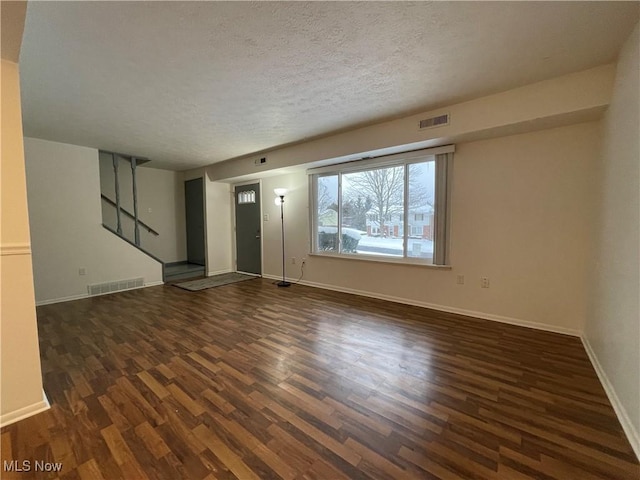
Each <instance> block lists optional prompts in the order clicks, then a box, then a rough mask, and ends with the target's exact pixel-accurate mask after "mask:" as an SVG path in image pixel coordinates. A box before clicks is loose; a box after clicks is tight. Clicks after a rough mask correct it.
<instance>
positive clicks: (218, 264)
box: [205, 178, 235, 276]
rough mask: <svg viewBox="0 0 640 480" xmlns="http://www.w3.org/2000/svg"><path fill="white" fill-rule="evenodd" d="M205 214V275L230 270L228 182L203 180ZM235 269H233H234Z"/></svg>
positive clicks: (229, 195) (230, 228) (230, 203)
mask: <svg viewBox="0 0 640 480" xmlns="http://www.w3.org/2000/svg"><path fill="white" fill-rule="evenodd" d="M205 196H206V202H207V204H206V211H207V212H213V213H212V214H211V215H207V222H206V223H207V275H209V276H210V275H216V274H219V273H226V272H230V271H232V253H231V252H232V251H233V249H232V246H231V239H232V233H233V232H232V227H231V226H232V225H233V221H232V218H231V207H232V199H233V197H232V194H231V186H230V185H229V184H228V183H221V182H212V181H210V180H209V179H208V178H207V180H206V181H205ZM234 270H235V269H234Z"/></svg>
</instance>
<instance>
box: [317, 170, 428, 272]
mask: <svg viewBox="0 0 640 480" xmlns="http://www.w3.org/2000/svg"><path fill="white" fill-rule="evenodd" d="M407 168H408V169H409V175H408V177H409V178H408V184H409V185H408V194H409V195H408V197H409V201H408V206H407V210H408V212H407V218H408V227H409V229H408V232H409V233H410V235H409V236H408V238H407V252H406V255H407V257H412V258H423V259H428V258H432V257H433V230H432V226H433V224H432V219H433V212H434V198H435V195H434V191H435V162H433V161H429V162H421V163H415V164H411V165H409V166H408V167H407ZM341 183H342V192H341V193H342V195H341V197H342V198H341V200H342V201H341V205H340V213H341V215H340V218H341V223H342V229H341V231H342V249H343V251H342V253H350V254H366V255H384V256H393V257H403V256H404V214H405V212H404V208H405V198H404V192H405V167H404V166H395V167H383V168H379V169H373V170H367V171H363V172H354V173H345V174H343V175H342V182H341ZM338 188H339V187H338V175H327V176H322V177H318V179H317V202H316V208H317V210H316V213H317V219H318V222H317V234H318V247H319V249H320V250H323V251H334V252H336V251H337V247H338V246H337V231H338V227H337V225H336V224H337V222H338ZM345 245H347V246H351V248H354V247H355V250H350V249H349V247H347V248H345Z"/></svg>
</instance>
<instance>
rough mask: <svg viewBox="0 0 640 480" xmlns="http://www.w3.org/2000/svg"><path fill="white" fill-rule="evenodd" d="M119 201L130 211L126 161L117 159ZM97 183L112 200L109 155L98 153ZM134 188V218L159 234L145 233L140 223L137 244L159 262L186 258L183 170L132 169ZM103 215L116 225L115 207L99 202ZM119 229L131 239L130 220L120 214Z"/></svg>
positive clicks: (130, 183)
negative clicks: (138, 242)
mask: <svg viewBox="0 0 640 480" xmlns="http://www.w3.org/2000/svg"><path fill="white" fill-rule="evenodd" d="M118 180H119V184H120V204H121V206H122V208H124V209H126V210H127V211H129V212H130V213H133V193H132V188H133V186H132V176H131V166H130V163H129V162H128V161H126V160H124V159H120V166H119V171H118ZM100 183H101V188H102V191H103V192H105V195H107V196H108V197H109V198H110V199H111V200H113V201H115V199H116V198H115V180H114V173H113V164H112V160H111V155H108V154H105V153H100ZM136 184H137V188H138V218H139V219H140V220H141V221H142V222H144V223H146V224H147V225H149V226H150V227H151V228H153V229H154V230H155V231H156V232H158V233H159V235H157V236H156V235H153V234H151V233H149V232H148V231H147V230H146V229H145V228H144V227H142V226H140V244H141V246H142V247H143V248H144V249H146V250H148V251H149V252H151V253H153V254H154V255H155V256H156V257H158V258H160V259H161V260H162V261H163V262H166V263H168V262H179V261H183V260H186V259H187V246H186V243H187V239H186V227H185V211H184V174H183V173H182V172H174V171H170V170H161V169H156V168H148V167H145V166H144V165H143V166H141V167H138V168H137V169H136ZM102 212H103V218H105V219H107V222H106V223H107V224H108V225H110V226H114V228H115V225H116V223H117V222H116V220H115V218H116V214H115V208H114V207H112V206H108V205H107V204H106V203H105V202H102ZM121 224H122V227H123V233H124V234H125V235H126V236H127V238H129V239H131V240H133V239H134V238H135V237H134V233H133V230H134V227H133V225H134V222H133V220H132V219H129V218H128V217H126V216H125V215H122V216H121Z"/></svg>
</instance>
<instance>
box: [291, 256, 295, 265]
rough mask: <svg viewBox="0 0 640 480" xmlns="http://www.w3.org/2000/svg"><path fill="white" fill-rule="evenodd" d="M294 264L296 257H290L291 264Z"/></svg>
mask: <svg viewBox="0 0 640 480" xmlns="http://www.w3.org/2000/svg"><path fill="white" fill-rule="evenodd" d="M295 264H296V257H291V265H295Z"/></svg>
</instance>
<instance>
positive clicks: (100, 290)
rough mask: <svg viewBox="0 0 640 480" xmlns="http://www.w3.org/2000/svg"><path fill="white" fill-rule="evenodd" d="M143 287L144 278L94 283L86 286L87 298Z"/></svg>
mask: <svg viewBox="0 0 640 480" xmlns="http://www.w3.org/2000/svg"><path fill="white" fill-rule="evenodd" d="M140 287H144V278H130V279H128V280H117V281H115V282H106V283H94V284H93V285H87V291H88V292H89V296H93V295H104V294H105V293H113V292H119V291H121V290H131V289H133V288H140Z"/></svg>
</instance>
